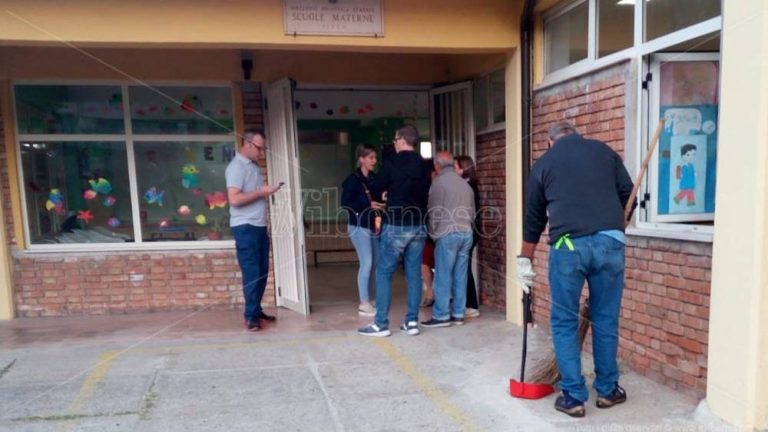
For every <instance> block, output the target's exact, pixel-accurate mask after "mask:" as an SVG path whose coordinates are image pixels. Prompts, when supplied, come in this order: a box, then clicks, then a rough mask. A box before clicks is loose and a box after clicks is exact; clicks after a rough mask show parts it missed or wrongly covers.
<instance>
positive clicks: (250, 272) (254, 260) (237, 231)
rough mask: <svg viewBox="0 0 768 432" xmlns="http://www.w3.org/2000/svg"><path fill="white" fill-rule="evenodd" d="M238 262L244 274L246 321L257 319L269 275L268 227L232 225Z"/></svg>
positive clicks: (259, 314) (244, 314)
mask: <svg viewBox="0 0 768 432" xmlns="http://www.w3.org/2000/svg"><path fill="white" fill-rule="evenodd" d="M232 236H233V237H234V238H235V247H236V249H237V262H238V263H239V264H240V272H241V273H242V274H243V297H244V298H245V311H244V313H243V316H244V318H245V320H246V321H257V322H258V320H259V317H260V316H261V298H262V297H263V296H264V290H265V289H266V287H267V276H268V275H269V236H268V235H267V227H257V226H253V225H247V224H246V225H237V226H233V227H232Z"/></svg>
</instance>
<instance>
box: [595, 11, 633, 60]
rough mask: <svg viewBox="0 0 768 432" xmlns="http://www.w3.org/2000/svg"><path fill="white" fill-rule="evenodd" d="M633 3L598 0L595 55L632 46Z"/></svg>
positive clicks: (606, 53) (599, 55) (611, 52)
mask: <svg viewBox="0 0 768 432" xmlns="http://www.w3.org/2000/svg"><path fill="white" fill-rule="evenodd" d="M633 4H634V3H626V2H623V1H618V2H617V1H616V0H599V2H598V3H597V56H598V57H605V56H607V55H608V54H613V53H615V52H619V51H621V50H625V49H627V48H629V47H631V46H632V44H633V42H634V41H633V40H632V39H633V35H634V24H635V8H633V7H632V5H633Z"/></svg>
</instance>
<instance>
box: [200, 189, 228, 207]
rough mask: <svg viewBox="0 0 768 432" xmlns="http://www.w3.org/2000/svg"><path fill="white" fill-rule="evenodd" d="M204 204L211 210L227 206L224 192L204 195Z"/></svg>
mask: <svg viewBox="0 0 768 432" xmlns="http://www.w3.org/2000/svg"><path fill="white" fill-rule="evenodd" d="M205 203H206V204H207V205H208V208H209V209H211V210H213V209H215V208H216V207H225V206H226V205H227V194H225V193H224V192H214V193H212V194H205Z"/></svg>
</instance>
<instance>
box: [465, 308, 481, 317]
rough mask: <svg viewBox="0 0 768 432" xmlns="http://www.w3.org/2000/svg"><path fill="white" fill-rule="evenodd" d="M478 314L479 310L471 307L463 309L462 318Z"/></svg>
mask: <svg viewBox="0 0 768 432" xmlns="http://www.w3.org/2000/svg"><path fill="white" fill-rule="evenodd" d="M479 316H480V311H479V310H477V309H473V308H466V309H464V318H477V317H479Z"/></svg>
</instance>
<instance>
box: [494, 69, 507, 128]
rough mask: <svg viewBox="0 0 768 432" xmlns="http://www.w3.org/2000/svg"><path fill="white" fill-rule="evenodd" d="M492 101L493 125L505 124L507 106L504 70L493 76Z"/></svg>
mask: <svg viewBox="0 0 768 432" xmlns="http://www.w3.org/2000/svg"><path fill="white" fill-rule="evenodd" d="M490 81H491V100H492V103H493V123H494V124H496V123H503V122H504V118H505V109H506V104H505V103H504V69H501V70H497V71H496V72H494V73H492V74H491V77H490Z"/></svg>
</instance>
